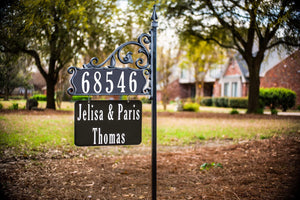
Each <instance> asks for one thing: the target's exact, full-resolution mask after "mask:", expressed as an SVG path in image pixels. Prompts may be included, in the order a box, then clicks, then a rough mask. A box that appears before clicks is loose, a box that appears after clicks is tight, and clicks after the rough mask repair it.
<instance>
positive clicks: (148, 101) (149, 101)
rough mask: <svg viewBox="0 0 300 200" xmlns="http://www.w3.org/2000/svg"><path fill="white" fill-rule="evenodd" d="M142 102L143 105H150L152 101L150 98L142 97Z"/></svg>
mask: <svg viewBox="0 0 300 200" xmlns="http://www.w3.org/2000/svg"><path fill="white" fill-rule="evenodd" d="M141 102H142V103H147V104H150V103H151V100H150V99H149V98H147V97H142V98H141Z"/></svg>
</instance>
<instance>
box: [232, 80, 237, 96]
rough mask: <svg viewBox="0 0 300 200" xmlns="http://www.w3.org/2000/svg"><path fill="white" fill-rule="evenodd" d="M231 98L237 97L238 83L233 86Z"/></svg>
mask: <svg viewBox="0 0 300 200" xmlns="http://www.w3.org/2000/svg"><path fill="white" fill-rule="evenodd" d="M231 96H232V97H237V82H233V83H232V84H231Z"/></svg>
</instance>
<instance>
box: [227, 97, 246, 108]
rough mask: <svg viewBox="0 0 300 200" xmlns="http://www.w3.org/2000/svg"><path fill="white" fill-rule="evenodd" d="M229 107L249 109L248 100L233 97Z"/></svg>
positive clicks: (230, 99)
mask: <svg viewBox="0 0 300 200" xmlns="http://www.w3.org/2000/svg"><path fill="white" fill-rule="evenodd" d="M228 101H229V103H228V107H230V108H247V107H248V98H247V97H233V98H229V100H228Z"/></svg>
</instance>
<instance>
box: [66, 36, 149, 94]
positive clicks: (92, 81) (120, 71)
mask: <svg viewBox="0 0 300 200" xmlns="http://www.w3.org/2000/svg"><path fill="white" fill-rule="evenodd" d="M150 33H151V31H150ZM130 45H133V46H137V47H138V48H139V49H138V51H137V54H136V55H138V56H136V57H138V58H136V59H134V58H133V52H131V51H128V52H127V53H126V55H125V56H124V57H122V56H121V52H122V50H123V49H124V48H125V47H127V46H130ZM151 45H152V44H151V35H149V34H146V33H142V34H141V35H140V36H139V37H138V39H137V41H129V42H126V43H124V44H122V45H120V46H119V47H118V48H116V49H115V50H114V51H113V52H112V53H111V54H110V55H109V56H108V57H107V58H106V59H105V60H104V61H103V62H102V63H99V59H98V58H96V57H94V58H92V59H91V60H90V62H89V63H88V64H84V65H83V68H77V67H73V66H72V67H69V68H68V73H69V74H73V76H72V77H71V79H70V83H71V86H72V87H70V88H68V90H67V92H68V94H69V95H150V94H151V84H150V79H151V78H150V77H151V52H150V50H149V49H151ZM116 59H118V60H119V62H120V63H122V64H124V65H126V64H132V65H134V67H135V68H129V67H125V68H124V67H123V68H122V67H116V63H117V62H116Z"/></svg>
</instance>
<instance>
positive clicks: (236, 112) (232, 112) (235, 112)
mask: <svg viewBox="0 0 300 200" xmlns="http://www.w3.org/2000/svg"><path fill="white" fill-rule="evenodd" d="M230 114H231V115H235V114H239V111H238V110H237V109H232V110H231V111H230Z"/></svg>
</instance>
